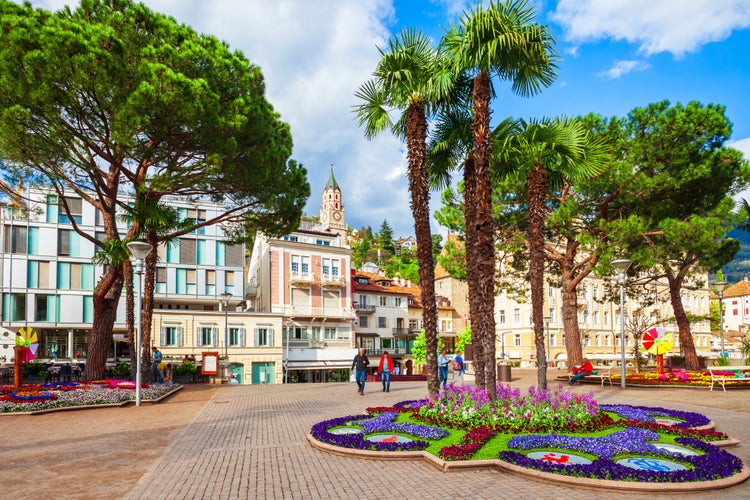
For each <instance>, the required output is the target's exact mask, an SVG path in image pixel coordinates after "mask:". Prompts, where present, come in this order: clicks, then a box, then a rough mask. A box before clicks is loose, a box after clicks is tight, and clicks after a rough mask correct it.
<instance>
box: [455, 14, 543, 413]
mask: <svg viewBox="0 0 750 500" xmlns="http://www.w3.org/2000/svg"><path fill="white" fill-rule="evenodd" d="M535 17H536V13H535V10H534V9H533V8H527V3H526V1H508V2H506V3H500V2H496V1H494V0H490V2H489V4H488V6H487V7H484V6H483V5H481V4H480V5H479V6H477V7H476V8H474V9H472V10H471V11H469V12H468V13H466V14H465V15H464V16H463V18H462V20H461V22H460V24H459V25H457V26H456V25H451V28H450V29H449V30H448V32H447V33H446V34H445V36H444V38H443V47H444V49H445V51H446V53H447V54H448V56H449V57H451V58H452V60H453V63H454V65H455V71H456V73H457V74H469V75H471V77H473V90H472V92H473V95H472V113H473V122H474V123H473V132H474V138H473V152H472V158H471V159H472V163H471V166H472V167H473V170H472V172H471V174H472V175H471V176H470V177H468V178H467V182H468V183H469V184H470V186H468V187H467V188H466V189H467V190H469V189H471V190H472V191H471V192H472V193H473V194H472V199H473V201H474V203H471V204H467V206H469V205H471V208H472V209H473V210H474V212H473V216H472V217H471V218H469V217H467V218H466V220H467V223H471V224H472V225H474V226H475V228H476V231H477V233H476V235H477V237H476V245H475V250H472V253H471V254H469V258H476V259H477V266H476V268H477V271H478V275H479V278H478V280H479V288H478V290H477V292H478V300H479V302H480V304H481V309H480V315H479V316H478V317H473V318H472V328H474V329H476V330H477V331H478V332H479V336H480V337H481V338H482V339H483V349H482V353H483V357H484V360H485V363H486V364H488V365H490V366H494V364H495V342H496V340H495V321H494V316H493V304H494V296H495V293H494V292H495V288H494V269H495V267H494V266H495V249H494V241H493V234H494V231H493V223H492V172H491V169H490V157H491V155H492V134H491V128H490V115H491V112H490V101H491V97H492V77H493V76H495V77H497V78H499V79H502V80H510V81H511V82H512V85H511V89H512V90H513V92H514V93H517V94H519V95H523V96H527V95H533V94H536V93H538V92H539V91H540V90H541V89H542V88H543V87H547V86H549V85H550V84H551V83H552V81H553V80H554V78H555V76H556V71H555V61H554V57H555V56H554V53H553V50H552V45H553V43H554V42H553V39H552V37H551V35H550V34H549V31H548V29H547V27H546V26H542V25H539V24H538V23H536V22H534V19H535ZM484 378H485V380H484V382H485V388H486V389H487V392H488V393H489V394H490V398H491V399H492V400H493V401H494V399H495V382H496V377H495V372H494V370H486V373H485V377H484Z"/></svg>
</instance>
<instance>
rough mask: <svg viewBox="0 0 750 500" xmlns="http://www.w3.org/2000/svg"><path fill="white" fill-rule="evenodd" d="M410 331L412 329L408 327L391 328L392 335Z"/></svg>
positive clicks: (405, 333)
mask: <svg viewBox="0 0 750 500" xmlns="http://www.w3.org/2000/svg"><path fill="white" fill-rule="evenodd" d="M410 333H412V331H411V330H409V329H408V328H403V327H399V328H393V336H394V337H395V336H397V335H408V334H410Z"/></svg>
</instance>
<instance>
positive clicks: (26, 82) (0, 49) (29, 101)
mask: <svg viewBox="0 0 750 500" xmlns="http://www.w3.org/2000/svg"><path fill="white" fill-rule="evenodd" d="M0 74H1V75H3V76H2V78H0V157H3V158H4V160H5V162H6V164H7V165H8V166H9V167H11V169H12V172H13V174H14V175H16V174H17V175H19V176H22V177H25V178H28V179H35V180H38V179H40V178H41V179H44V184H43V186H44V187H46V188H48V189H50V190H51V191H52V192H54V193H57V194H58V197H59V199H60V201H61V207H62V210H64V211H65V212H66V213H70V210H69V207H68V206H67V202H66V200H65V198H64V195H65V194H66V193H70V192H73V193H76V194H77V195H79V196H80V197H81V198H83V199H84V200H85V201H86V202H87V203H89V204H90V205H92V206H93V207H94V208H96V209H97V210H98V212H99V214H100V215H101V220H102V224H103V228H104V231H103V232H104V238H106V241H107V242H109V243H107V244H105V241H103V240H99V239H97V237H96V236H95V235H92V234H87V233H86V231H84V230H83V229H81V228H80V227H79V226H78V225H77V224H75V222H73V229H74V230H75V231H77V232H78V233H79V234H81V236H82V237H83V238H86V239H87V240H89V241H91V242H92V243H94V244H96V245H98V246H99V247H100V249H105V250H106V249H107V248H119V247H118V246H117V245H115V243H114V242H116V241H120V240H122V239H124V240H126V241H128V240H132V239H138V238H142V237H143V235H144V232H143V231H144V221H142V220H138V219H137V218H134V219H133V220H134V222H133V224H132V225H131V226H130V227H127V228H125V227H120V226H119V225H118V220H117V219H118V215H117V214H118V212H119V211H121V210H126V211H127V210H128V209H129V205H128V204H127V203H125V202H124V201H123V199H122V196H123V195H122V194H121V193H123V192H130V193H135V194H136V195H137V197H140V198H141V199H148V198H153V199H154V200H157V201H158V200H160V199H161V198H163V197H164V196H166V195H171V194H173V195H183V196H195V197H201V196H211V197H213V199H214V200H217V201H222V202H223V203H224V204H225V205H226V207H227V208H226V211H225V212H224V213H222V214H220V215H219V216H217V217H216V218H213V219H211V220H209V221H205V223H203V224H201V225H209V224H216V223H220V222H228V221H232V220H234V221H236V222H237V224H244V225H249V226H250V227H261V226H263V227H267V228H268V229H269V231H270V232H276V231H282V230H283V229H284V228H289V227H294V226H295V225H296V224H297V221H298V220H299V217H300V215H301V208H302V206H303V205H304V203H305V201H306V198H307V196H308V195H309V184H308V183H307V180H306V172H305V171H304V169H303V168H301V166H298V165H296V164H291V163H287V159H288V158H289V155H290V154H291V149H292V141H291V136H290V133H289V127H288V126H287V124H285V123H284V122H282V121H280V120H279V117H278V115H277V113H275V112H274V110H273V108H272V106H271V105H270V104H269V103H268V102H267V101H266V100H265V97H264V95H263V94H264V91H265V89H264V84H263V77H262V74H261V72H260V69H259V68H257V67H256V66H254V65H252V64H250V63H249V62H248V61H247V59H246V58H245V57H244V56H243V55H242V54H240V53H239V52H232V51H230V50H229V48H228V47H227V46H226V45H225V44H224V43H222V42H220V41H219V40H217V39H216V38H214V37H211V36H205V35H199V34H197V33H195V32H194V31H193V30H192V29H190V28H189V27H187V26H184V25H180V24H178V23H177V22H176V21H175V20H174V19H172V18H170V17H167V16H164V15H162V14H157V13H154V12H152V11H150V10H149V9H148V8H146V7H145V6H143V5H142V4H135V3H132V2H130V1H128V0H118V1H117V2H111V3H110V2H104V1H99V0H84V1H83V2H82V3H81V6H80V7H79V8H77V9H75V10H71V9H70V8H65V9H63V10H62V11H60V12H58V13H56V14H55V15H51V14H50V13H49V12H47V11H45V10H42V9H36V10H35V9H32V8H31V6H30V5H28V4H26V5H22V6H19V5H15V4H13V3H12V2H8V1H7V0H0ZM121 235H124V238H123V236H121ZM112 262H113V265H111V266H109V267H107V269H106V271H105V272H104V274H103V276H102V277H101V279H100V280H99V281H98V282H97V284H96V287H95V289H94V292H93V302H94V311H95V314H94V322H93V325H92V329H91V332H90V339H89V346H90V347H89V355H88V358H87V363H86V370H85V372H84V377H86V378H88V379H93V378H96V377H98V376H99V375H100V373H101V372H102V371H103V369H104V362H105V360H106V355H107V350H108V347H109V344H110V343H111V339H112V326H113V324H114V319H115V312H116V310H117V303H118V301H119V299H120V294H121V291H122V288H123V284H124V276H123V262H121V261H120V260H119V259H118V258H113V259H112Z"/></svg>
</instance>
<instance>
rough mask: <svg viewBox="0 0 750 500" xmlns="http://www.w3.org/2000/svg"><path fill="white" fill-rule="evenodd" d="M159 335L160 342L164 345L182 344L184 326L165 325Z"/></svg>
mask: <svg viewBox="0 0 750 500" xmlns="http://www.w3.org/2000/svg"><path fill="white" fill-rule="evenodd" d="M159 337H160V338H159V342H160V343H161V345H163V346H181V345H182V328H180V327H179V326H163V327H162V328H161V333H160V335H159Z"/></svg>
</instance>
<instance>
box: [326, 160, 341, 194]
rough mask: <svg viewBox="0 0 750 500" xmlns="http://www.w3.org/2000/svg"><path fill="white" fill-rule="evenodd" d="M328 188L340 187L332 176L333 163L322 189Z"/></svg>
mask: <svg viewBox="0 0 750 500" xmlns="http://www.w3.org/2000/svg"><path fill="white" fill-rule="evenodd" d="M328 188H334V189H340V188H339V184H338V182H336V178H335V177H334V176H333V163H331V176H330V177H329V178H328V182H327V183H326V186H325V188H324V189H328Z"/></svg>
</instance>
